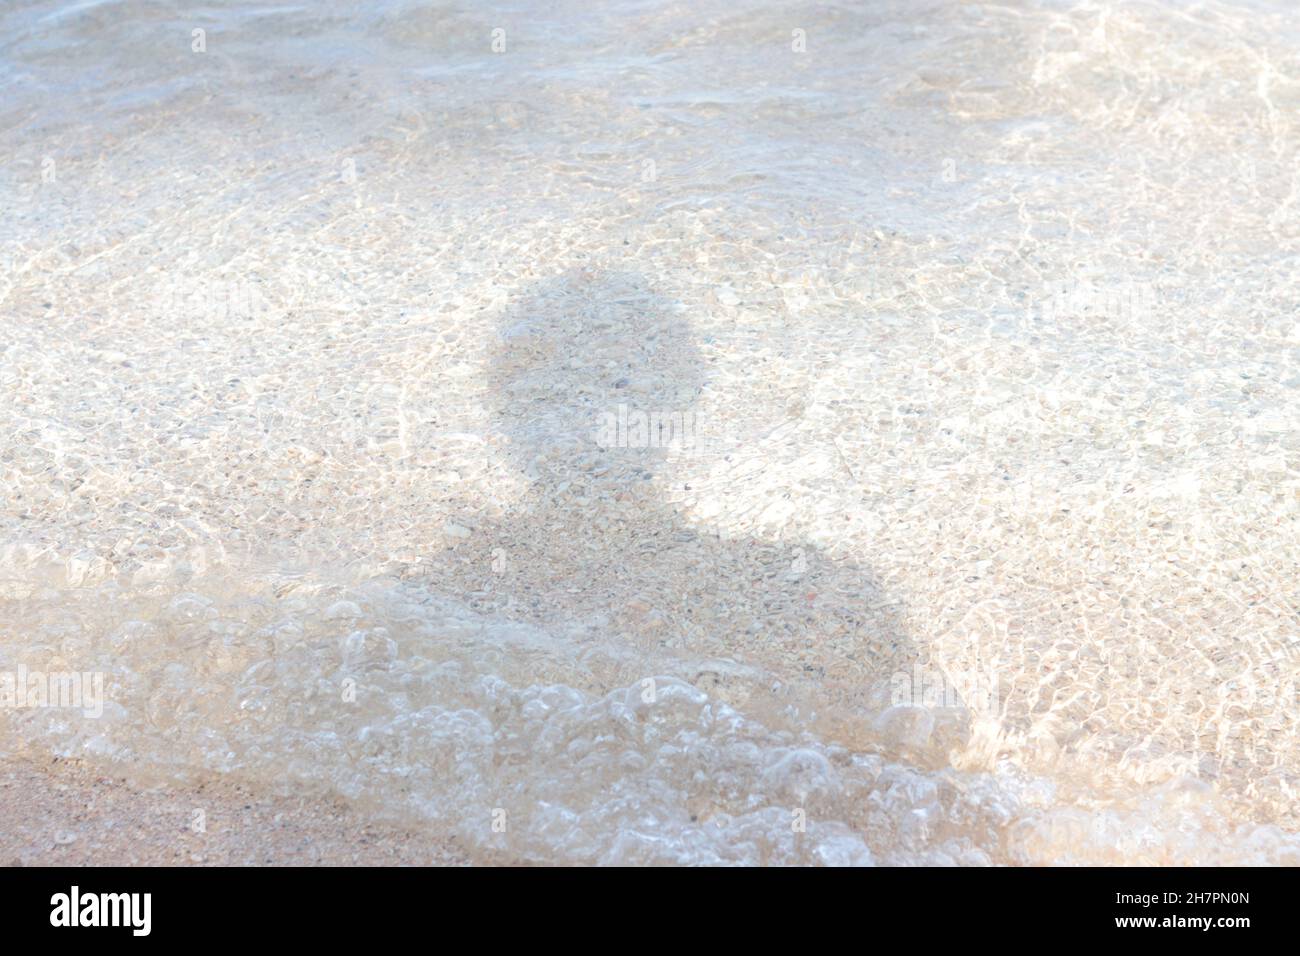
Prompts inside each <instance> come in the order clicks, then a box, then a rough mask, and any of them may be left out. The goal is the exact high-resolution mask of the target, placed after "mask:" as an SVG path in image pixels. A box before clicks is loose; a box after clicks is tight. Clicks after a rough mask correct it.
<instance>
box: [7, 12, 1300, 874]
mask: <svg viewBox="0 0 1300 956" xmlns="http://www.w3.org/2000/svg"><path fill="white" fill-rule="evenodd" d="M589 7H590V5H589V4H581V3H576V2H575V3H568V2H558V3H547V4H544V5H541V4H534V3H522V2H521V3H512V4H500V5H497V4H491V3H489V4H463V5H462V4H456V3H408V2H399V0H381V2H377V3H374V4H368V5H364V6H358V5H352V4H345V3H332V2H331V3H322V4H313V5H312V6H311V7H310V9H307V8H303V9H296V8H295V9H287V8H284V7H282V6H278V5H275V4H270V3H246V2H240V3H227V4H216V5H212V6H210V7H205V8H204V12H203V13H201V14H188V13H186V12H184V11H180V10H177V9H175V8H173V7H172V6H171V5H169V4H165V3H149V4H131V3H122V2H110V0H105V2H100V3H91V4H82V5H79V6H75V7H70V8H67V9H62V8H61V7H60V6H59V5H57V4H53V3H42V2H37V3H23V4H17V5H9V6H7V7H6V8H5V9H4V11H3V12H0V84H3V91H4V95H3V97H0V160H2V161H0V205H2V208H3V210H4V212H3V214H2V215H0V322H3V327H2V329H0V436H3V437H0V494H2V497H0V675H4V674H11V675H12V674H17V673H19V672H20V670H21V672H22V673H24V674H28V675H31V674H38V675H44V676H42V677H41V678H39V680H38V684H39V681H40V680H44V679H45V678H46V677H47V676H48V675H51V674H76V675H86V679H87V684H86V686H87V687H94V686H95V685H94V679H95V675H98V679H99V680H100V681H101V682H102V687H103V699H102V700H101V701H99V702H98V703H100V704H102V707H101V708H98V709H99V711H100V712H99V713H98V714H96V715H95V716H87V715H86V710H87V709H88V708H86V707H81V708H77V707H50V706H46V703H48V700H46V701H45V702H44V703H42V698H40V697H39V696H32V695H31V694H26V695H25V696H24V697H23V698H22V700H17V699H15V700H14V701H12V702H10V703H8V705H7V706H0V755H2V756H3V763H2V764H0V820H2V821H4V826H5V828H6V829H5V831H4V832H3V833H0V860H4V859H10V858H12V859H13V860H15V861H17V862H22V863H26V864H31V863H42V862H94V863H122V862H141V863H147V862H165V863H182V864H183V863H199V862H214V863H220V862H231V863H257V864H264V863H288V862H321V863H352V862H367V863H388V862H394V863H397V862H403V863H431V862H432V863H448V864H450V863H460V862H471V863H606V864H609V863H648V864H686V863H704V864H709V863H734V864H806V863H821V864H873V863H874V864H883V865H897V864H917V863H920V864H927V863H929V864H949V863H956V864H967V865H987V864H991V863H1010V864H1036V863H1119V864H1138V863H1156V864H1176V863H1178V864H1181V863H1260V864H1295V863H1297V862H1300V835H1297V834H1298V831H1300V818H1298V817H1297V810H1296V807H1297V801H1296V796H1297V788H1298V787H1300V737H1298V731H1297V728H1298V727H1300V703H1298V701H1297V686H1298V685H1297V678H1298V677H1300V611H1298V609H1297V598H1296V588H1295V582H1296V581H1297V580H1298V579H1300V578H1298V577H1297V569H1298V565H1300V534H1298V533H1297V521H1296V519H1297V512H1298V511H1300V441H1298V440H1297V428H1298V427H1300V374H1297V372H1296V367H1297V362H1296V360H1297V358H1300V318H1298V316H1297V301H1300V300H1298V298H1297V297H1298V295H1300V288H1298V286H1297V275H1298V274H1300V273H1298V272H1297V268H1296V267H1297V262H1298V258H1297V256H1298V254H1300V223H1298V221H1297V212H1298V211H1300V210H1298V209H1297V203H1298V201H1300V128H1297V122H1296V117H1297V107H1300V22H1298V21H1297V18H1296V16H1295V14H1294V13H1293V12H1292V11H1291V10H1290V9H1289V6H1288V4H1286V3H1281V2H1278V3H1269V2H1244V0H1239V2H1211V3H1204V4H1199V5H1197V6H1196V7H1195V8H1189V7H1188V6H1187V5H1185V4H1182V3H1175V2H1164V0H1151V2H1091V3H1064V2H1049V0H1036V2H1022V3H1014V4H1002V5H981V4H970V3H957V2H949V0H933V2H914V0H909V2H880V3H864V4H851V5H836V4H816V5H808V4H776V3H765V2H743V3H736V2H732V0H729V2H725V3H723V2H714V0H703V2H700V3H692V4H689V5H678V4H672V3H666V4H662V5H645V4H640V3H632V2H611V3H608V4H604V5H601V6H600V7H599V9H597V10H594V11H593V10H591V9H590V8H589ZM46 686H47V689H48V685H46ZM3 694H4V685H3V683H2V682H0V700H2V699H3ZM47 698H48V694H47ZM83 703H85V702H84V701H83ZM89 709H95V708H89ZM195 811H202V819H204V820H205V821H207V822H206V823H205V826H206V830H195V829H194V827H193V814H194V812H195ZM127 834H130V836H127Z"/></svg>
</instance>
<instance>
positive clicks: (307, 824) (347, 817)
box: [0, 759, 468, 866]
mask: <svg viewBox="0 0 1300 956" xmlns="http://www.w3.org/2000/svg"><path fill="white" fill-rule="evenodd" d="M196 809H202V810H203V811H204V812H205V814H206V820H205V832H196V831H195V829H194V827H193V823H194V811H195V810H196ZM0 820H3V821H4V825H3V826H2V827H0V865H5V866H265V865H270V864H276V865H287V866H462V865H465V864H467V863H468V857H467V856H466V854H465V852H464V850H463V849H462V848H461V847H459V846H458V845H457V843H456V842H455V841H454V840H451V839H448V838H440V837H438V836H437V835H436V834H433V833H431V832H430V831H429V830H427V829H422V830H418V831H417V830H407V829H402V828H399V827H389V826H384V825H382V824H376V823H374V822H372V821H368V820H366V819H365V818H364V817H363V816H362V815H360V814H359V813H358V812H357V811H356V810H355V809H354V808H350V807H349V806H348V805H347V804H345V803H343V802H341V801H328V800H318V801H314V800H309V799H297V798H295V799H287V798H283V797H274V796H268V795H266V794H263V793H258V792H255V791H254V790H252V789H250V788H247V787H244V786H241V785H239V784H236V783H232V782H229V781H224V780H217V781H213V782H211V783H209V784H206V785H203V786H197V787H192V788H181V787H158V788H154V789H144V788H141V787H138V786H134V785H132V784H130V783H128V782H127V781H126V780H124V779H122V778H119V777H112V776H105V775H104V774H103V773H102V772H99V771H96V770H94V769H92V768H90V767H87V766H86V765H85V764H84V763H82V762H79V761H67V760H53V761H50V762H44V761H41V762H38V761H35V760H28V759H12V760H7V761H5V762H4V763H3V764H0Z"/></svg>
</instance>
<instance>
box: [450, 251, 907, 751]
mask: <svg viewBox="0 0 1300 956" xmlns="http://www.w3.org/2000/svg"><path fill="white" fill-rule="evenodd" d="M682 311H684V310H683V309H682V308H681V307H680V306H678V305H677V304H676V303H674V302H673V301H671V300H670V299H668V298H666V297H664V296H662V295H660V294H659V293H658V292H656V291H655V290H653V289H652V288H650V287H649V286H648V284H647V283H646V282H645V281H644V280H643V279H642V278H641V277H640V276H639V275H636V274H631V273H618V272H603V273H597V272H594V271H590V270H588V271H571V272H568V273H565V274H562V275H559V276H557V277H555V278H552V279H549V280H546V281H542V282H539V283H537V284H535V285H534V286H533V287H531V288H530V289H528V290H527V291H525V292H523V293H522V294H520V295H518V296H516V297H515V298H514V300H513V301H512V303H511V304H510V305H509V306H508V307H507V309H506V310H505V311H504V314H503V316H502V319H501V322H500V324H499V329H500V336H499V342H498V343H497V346H496V347H495V348H494V350H493V353H492V356H491V360H490V362H489V363H488V368H487V377H486V379H487V380H486V383H485V384H486V392H487V396H488V401H490V402H491V403H492V406H493V407H492V413H493V418H494V421H495V422H496V425H497V429H498V431H499V432H500V434H501V436H503V438H504V441H505V447H506V455H507V457H508V459H509V462H510V464H511V466H512V467H513V468H514V469H516V470H517V471H518V472H519V473H521V474H522V475H524V476H525V477H526V479H527V481H528V490H527V491H526V493H525V494H524V495H523V496H522V498H520V499H519V500H516V501H513V502H510V503H506V504H505V505H504V508H503V510H502V512H501V514H500V515H499V516H498V518H496V519H494V520H487V521H485V522H483V523H480V524H479V526H478V527H477V528H476V533H475V534H474V535H473V537H472V539H470V540H467V541H464V542H461V543H458V544H457V545H456V547H455V558H454V560H451V561H446V562H440V568H439V571H438V572H437V573H438V577H439V578H440V580H439V587H440V588H443V589H446V588H456V589H459V590H462V591H464V592H469V591H476V592H478V593H482V589H483V588H485V587H486V588H489V589H491V590H492V591H493V592H494V593H495V596H496V598H497V600H496V601H495V602H489V603H492V604H494V605H495V609H496V610H498V611H503V612H504V613H506V614H507V615H509V616H513V617H517V618H522V619H525V620H528V621H529V622H530V623H533V624H537V625H539V626H541V627H543V628H548V629H552V630H554V629H560V630H566V631H568V632H572V631H573V629H574V628H575V627H582V628H585V629H586V631H587V633H589V634H590V635H592V638H591V639H592V640H593V641H613V642H616V643H617V644H618V645H619V646H620V648H621V649H622V650H623V651H624V652H630V654H628V657H629V659H630V663H629V665H628V667H627V669H626V670H625V672H623V673H622V674H620V675H617V676H616V679H618V680H623V681H627V680H636V679H640V678H642V677H644V676H645V675H646V674H654V673H664V672H667V671H666V669H665V664H666V662H668V661H673V662H675V665H676V666H675V667H674V668H673V669H674V670H675V671H676V672H677V673H684V674H685V675H686V679H688V680H691V681H692V682H693V683H695V684H696V685H697V686H699V687H700V688H701V689H703V690H706V691H707V692H709V693H710V694H713V695H717V696H720V697H721V698H722V699H724V700H726V701H727V702H728V703H731V704H733V705H744V706H745V707H746V708H747V709H751V710H753V709H761V710H762V711H763V712H764V713H765V715H766V716H767V717H768V718H771V717H772V716H773V714H775V713H778V712H780V713H784V714H786V715H787V716H788V715H789V714H790V713H791V712H792V709H793V711H794V712H796V713H797V714H798V718H797V723H798V724H799V726H801V727H803V728H804V729H809V728H813V727H815V729H816V731H817V732H818V733H819V734H821V735H823V737H824V738H825V739H828V740H836V741H838V742H841V743H844V744H847V745H851V746H854V747H859V748H865V749H873V750H880V749H888V750H897V749H898V748H899V746H900V745H901V746H902V748H903V749H904V750H907V751H912V752H913V755H914V756H920V752H919V751H920V750H921V749H922V748H924V747H925V745H926V744H927V742H930V741H929V738H930V736H931V731H932V730H933V725H932V723H928V721H929V720H930V718H929V717H928V716H927V715H926V713H925V712H924V710H923V709H922V708H903V709H902V711H901V713H902V716H901V718H900V720H901V722H900V720H894V721H893V723H892V724H891V723H888V722H887V724H886V725H882V723H881V720H880V715H881V714H882V713H887V712H889V709H890V705H891V704H897V703H899V702H900V700H899V694H898V678H899V676H900V675H905V676H906V678H907V681H910V680H911V677H912V674H913V673H914V664H915V660H916V655H915V651H914V648H913V647H912V646H911V644H910V642H909V641H908V640H907V639H906V635H905V634H904V631H903V627H902V625H901V622H900V617H899V614H898V610H897V605H895V604H892V603H891V602H889V601H888V600H886V599H885V596H884V595H883V594H882V591H881V588H880V587H879V585H878V584H877V583H876V581H875V580H874V579H873V578H872V576H871V575H870V574H869V573H868V572H867V571H866V570H865V569H863V568H861V567H859V566H857V565H856V564H854V563H852V562H846V561H834V560H831V559H829V558H828V557H827V556H825V555H824V554H823V552H822V551H820V550H819V549H818V548H816V547H815V546H813V545H811V544H809V543H795V544H793V545H792V544H790V543H788V542H787V543H778V542H773V541H769V540H763V539H760V538H757V537H744V538H740V539H735V538H732V539H726V538H724V537H722V536H721V535H720V534H718V533H717V532H716V531H711V530H710V529H709V528H707V527H700V526H698V525H697V524H694V523H692V522H691V521H688V520H687V519H686V518H685V517H684V516H683V515H682V514H680V513H679V512H678V511H677V510H675V508H674V507H673V505H672V504H671V503H670V502H668V501H667V500H666V499H665V496H664V491H665V483H666V482H668V481H670V480H671V476H672V475H673V473H674V471H675V469H674V458H675V456H682V455H689V454H697V453H707V448H705V447H704V446H705V444H706V441H707V433H708V431H709V428H708V426H710V425H711V424H712V423H710V422H704V421H698V420H697V416H696V400H697V397H698V395H699V393H700V391H701V389H702V388H704V387H706V370H705V368H704V367H703V363H702V361H701V358H700V355H699V352H698V350H697V349H696V347H695V344H694V340H693V336H692V333H691V328H690V325H689V323H688V321H687V320H686V319H685V317H684V316H683V315H682V314H681V313H682ZM678 480H680V479H678ZM488 567H492V568H493V570H494V571H495V572H497V573H495V574H490V575H486V576H485V575H484V574H483V569H486V568H488ZM458 579H459V580H458ZM485 581H486V582H487V583H486V584H485V583H484V582H485ZM909 688H910V685H909ZM593 689H608V688H593ZM919 690H920V688H916V691H918V692H919ZM908 693H911V690H910V689H909V691H908ZM903 702H905V703H921V701H920V700H919V699H917V700H906V701H903ZM899 710H900V709H899V708H893V711H895V712H897V711H899ZM917 720H920V725H918V724H917V723H916V722H917Z"/></svg>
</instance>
